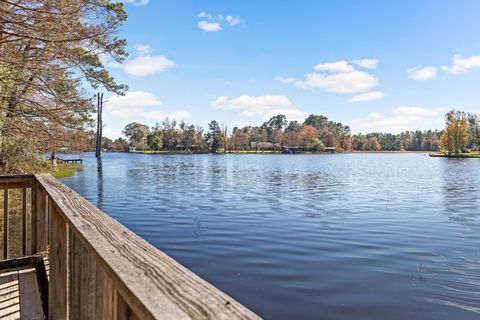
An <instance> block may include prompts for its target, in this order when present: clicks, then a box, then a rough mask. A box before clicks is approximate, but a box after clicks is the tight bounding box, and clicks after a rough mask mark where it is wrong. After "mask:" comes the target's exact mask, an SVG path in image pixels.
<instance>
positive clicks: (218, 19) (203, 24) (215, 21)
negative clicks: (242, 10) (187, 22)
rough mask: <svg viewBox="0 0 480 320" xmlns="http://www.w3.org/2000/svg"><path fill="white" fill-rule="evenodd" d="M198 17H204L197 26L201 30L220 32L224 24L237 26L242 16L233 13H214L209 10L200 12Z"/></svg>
mask: <svg viewBox="0 0 480 320" xmlns="http://www.w3.org/2000/svg"><path fill="white" fill-rule="evenodd" d="M197 18H199V19H202V20H201V21H199V22H198V24H197V26H198V28H199V29H200V30H203V31H205V32H218V31H220V30H222V29H223V26H224V25H226V24H228V25H230V26H235V25H237V24H239V23H240V17H237V16H231V15H227V16H225V15H223V14H219V15H216V16H214V15H212V14H210V13H207V12H200V13H199V14H198V15H197Z"/></svg>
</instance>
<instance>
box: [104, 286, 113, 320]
mask: <svg viewBox="0 0 480 320" xmlns="http://www.w3.org/2000/svg"><path fill="white" fill-rule="evenodd" d="M114 310H115V288H114V286H113V280H112V279H110V278H108V277H105V279H104V285H103V310H102V314H103V319H104V320H114V319H115V318H114Z"/></svg>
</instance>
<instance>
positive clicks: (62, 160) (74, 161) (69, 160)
mask: <svg viewBox="0 0 480 320" xmlns="http://www.w3.org/2000/svg"><path fill="white" fill-rule="evenodd" d="M58 160H60V161H59V162H62V163H83V160H82V159H58Z"/></svg>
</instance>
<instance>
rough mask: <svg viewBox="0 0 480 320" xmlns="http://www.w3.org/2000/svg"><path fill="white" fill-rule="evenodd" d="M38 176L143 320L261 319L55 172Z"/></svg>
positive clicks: (72, 228) (73, 228)
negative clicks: (69, 186) (91, 201)
mask: <svg viewBox="0 0 480 320" xmlns="http://www.w3.org/2000/svg"><path fill="white" fill-rule="evenodd" d="M35 178H36V180H37V181H38V182H39V184H40V185H41V186H42V187H43V188H44V189H45V191H46V193H47V194H48V196H49V198H50V199H51V200H52V201H53V205H54V206H55V207H56V208H57V209H58V210H59V212H60V214H61V215H62V217H63V219H65V221H66V223H67V224H68V226H69V228H70V229H71V230H72V231H73V232H74V233H75V235H76V236H77V238H78V239H79V240H80V241H81V242H82V244H83V245H84V246H85V247H86V248H87V249H88V250H89V252H90V253H91V254H92V255H93V256H94V257H95V259H96V260H97V262H99V264H100V265H101V266H102V268H103V269H104V271H105V272H106V273H107V274H108V275H109V276H110V277H111V278H112V279H113V281H114V284H115V286H116V287H117V289H118V290H119V292H120V294H121V295H122V296H123V298H124V299H125V301H127V303H128V304H129V306H130V307H131V308H132V310H133V311H134V312H135V313H136V314H137V315H139V316H140V317H141V318H142V319H149V318H150V319H160V318H161V319H258V316H257V315H255V314H254V313H253V312H251V311H250V310H248V309H247V308H245V307H244V306H242V305H241V304H240V303H238V302H237V301H235V300H234V299H232V298H231V297H229V296H228V295H226V294H225V293H223V292H221V291H220V290H219V289H217V288H215V287H214V286H213V285H211V284H209V283H208V282H206V281H204V280H203V279H201V278H200V277H198V276H197V275H195V274H194V273H193V272H191V271H189V270H188V269H186V268H185V267H183V266H182V265H180V264H179V263H178V262H176V261H175V260H173V259H172V258H170V257H169V256H168V255H166V254H165V253H163V252H162V251H160V250H158V249H157V248H155V247H153V246H152V245H151V244H149V243H148V242H147V241H145V240H144V239H142V238H141V237H139V236H137V235H136V234H134V233H133V232H131V231H130V230H128V229H127V228H126V227H125V226H123V225H122V224H120V223H119V222H117V221H116V220H114V219H113V218H111V217H110V216H108V215H106V214H105V213H103V212H102V211H100V210H99V209H98V208H96V207H95V206H93V205H92V204H91V203H90V202H88V201H87V200H86V199H84V198H83V197H81V196H80V195H78V194H77V193H76V192H75V191H73V190H72V189H70V188H68V187H67V186H65V185H64V184H62V183H61V182H59V181H58V180H56V179H55V178H53V177H52V176H50V175H45V174H41V175H35ZM0 180H1V178H0Z"/></svg>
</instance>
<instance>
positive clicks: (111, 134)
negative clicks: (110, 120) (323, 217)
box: [103, 127, 124, 140]
mask: <svg viewBox="0 0 480 320" xmlns="http://www.w3.org/2000/svg"><path fill="white" fill-rule="evenodd" d="M103 136H105V137H107V138H110V139H112V140H115V139H117V138H119V137H123V136H124V135H123V134H122V130H118V129H112V128H110V127H105V128H104V129H103Z"/></svg>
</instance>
